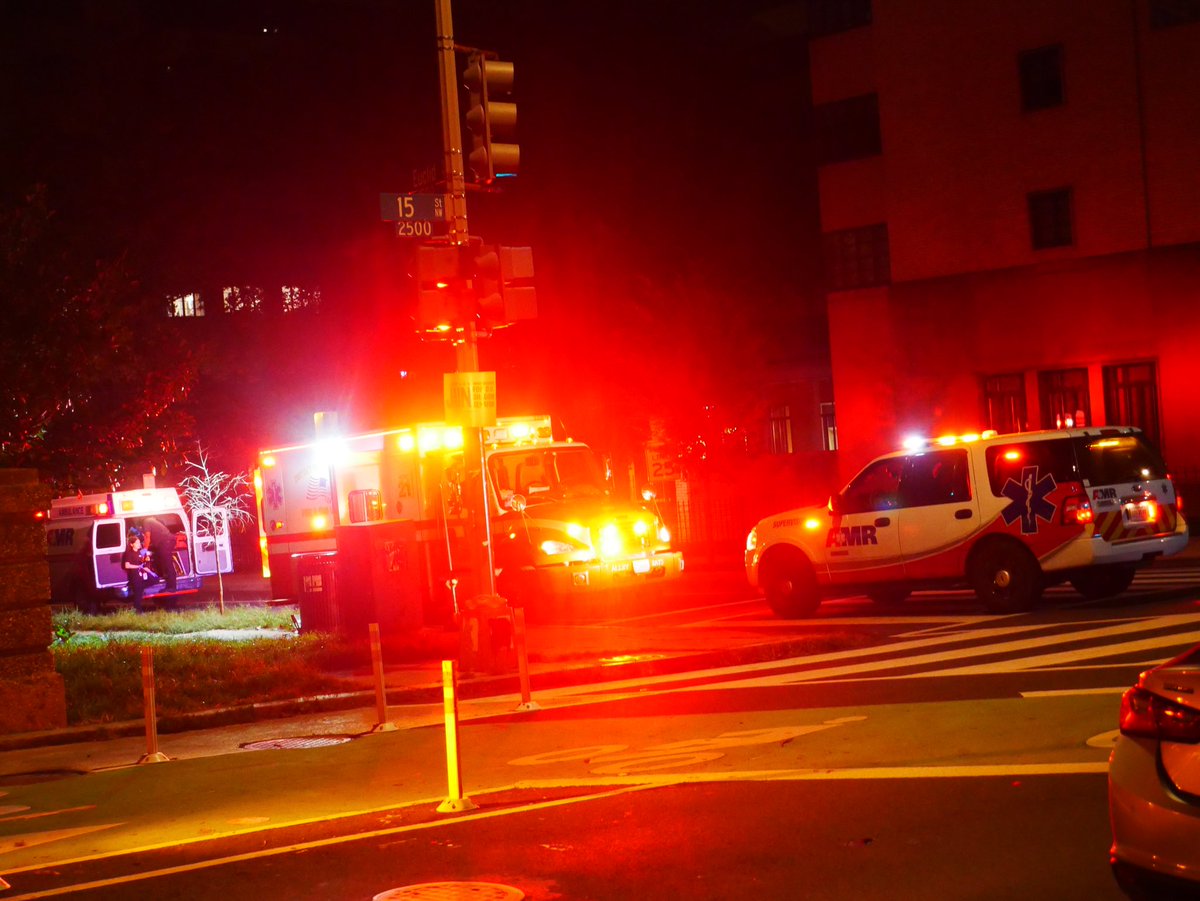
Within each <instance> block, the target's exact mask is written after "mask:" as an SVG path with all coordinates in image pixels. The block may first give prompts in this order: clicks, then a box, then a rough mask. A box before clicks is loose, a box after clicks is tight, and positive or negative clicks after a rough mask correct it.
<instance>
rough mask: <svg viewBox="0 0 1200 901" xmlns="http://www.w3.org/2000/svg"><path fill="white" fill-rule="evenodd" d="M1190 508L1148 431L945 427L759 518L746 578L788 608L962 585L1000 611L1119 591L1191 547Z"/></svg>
mask: <svg viewBox="0 0 1200 901" xmlns="http://www.w3.org/2000/svg"><path fill="white" fill-rule="evenodd" d="M1180 508H1181V500H1180V498H1179V496H1178V495H1177V494H1176V491H1175V485H1174V483H1173V482H1172V480H1171V476H1170V475H1169V474H1168V473H1167V470H1166V467H1165V465H1164V463H1163V460H1162V458H1161V457H1160V456H1159V454H1158V452H1157V451H1156V450H1155V449H1154V448H1153V447H1152V446H1151V445H1150V444H1149V443H1148V442H1147V441H1146V440H1145V438H1144V437H1143V436H1142V433H1141V432H1140V431H1139V430H1138V429H1133V428H1126V427H1098V428H1078V429H1062V430H1056V431H1046V432H1027V433H1020V434H1011V435H997V434H995V433H984V434H983V435H966V436H957V437H946V438H940V439H937V440H936V441H930V442H920V443H918V444H916V445H915V446H912V447H909V448H908V449H906V450H903V451H897V452H895V453H890V454H885V455H883V456H881V457H879V458H877V459H876V460H874V461H872V462H871V463H869V464H868V465H867V466H866V467H865V468H864V469H863V470H862V471H861V472H859V473H858V475H856V476H855V477H854V478H853V479H851V480H850V483H849V484H848V485H846V487H845V488H843V489H842V490H841V491H840V492H839V493H838V494H835V495H834V496H833V497H832V498H830V500H829V503H828V505H826V506H824V507H811V508H800V509H795V510H789V511H786V512H784V513H779V514H776V515H774V516H769V517H767V518H766V519H764V520H762V521H761V522H759V523H758V524H757V525H756V526H755V527H754V528H753V529H752V530H751V531H750V534H749V536H748V537H747V539H746V559H745V563H746V575H747V577H748V579H749V581H750V584H751V585H753V586H756V587H758V588H759V590H761V591H762V592H763V594H765V595H766V598H767V602H768V603H769V604H770V606H771V608H772V609H773V610H774V611H775V613H777V614H778V615H779V616H783V617H801V616H807V615H810V614H811V613H812V612H813V611H814V610H815V609H816V608H817V605H818V604H819V603H820V602H821V598H822V597H823V596H836V595H840V596H847V595H853V594H866V595H868V596H869V597H871V598H872V599H874V600H876V601H878V602H879V603H881V604H895V603H899V602H901V601H903V600H904V599H905V598H906V597H908V595H909V594H910V593H911V592H912V591H914V590H917V589H924V588H935V587H944V586H954V585H964V584H965V585H969V586H970V587H972V588H973V589H974V590H975V593H976V594H977V595H978V597H979V599H980V600H981V601H982V602H983V604H984V606H985V607H986V608H987V609H988V610H990V611H993V612H1001V613H1004V612H1013V611H1018V610H1026V609H1029V608H1030V607H1031V606H1033V605H1034V604H1035V603H1036V602H1037V601H1038V600H1039V599H1040V597H1041V593H1042V589H1043V588H1044V587H1045V586H1046V585H1047V584H1053V583H1056V582H1063V581H1069V582H1070V583H1071V585H1072V586H1074V587H1075V589H1076V590H1077V591H1079V592H1080V593H1081V594H1082V595H1084V596H1085V597H1088V598H1102V597H1110V596H1112V595H1116V594H1120V593H1121V592H1122V591H1124V590H1125V589H1126V588H1128V587H1129V583H1130V582H1131V581H1132V580H1133V576H1134V572H1135V570H1136V569H1137V567H1139V566H1143V565H1145V564H1147V563H1149V562H1150V561H1151V560H1153V559H1154V558H1156V557H1161V556H1169V555H1171V554H1175V553H1178V552H1179V551H1181V550H1183V548H1184V547H1185V546H1186V545H1187V541H1188V527H1187V523H1186V522H1185V521H1184V519H1183V516H1182V515H1180Z"/></svg>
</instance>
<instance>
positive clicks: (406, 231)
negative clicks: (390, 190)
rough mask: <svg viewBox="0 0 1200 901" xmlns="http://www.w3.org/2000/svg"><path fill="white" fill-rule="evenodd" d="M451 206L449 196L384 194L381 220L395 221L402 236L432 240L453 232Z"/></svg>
mask: <svg viewBox="0 0 1200 901" xmlns="http://www.w3.org/2000/svg"><path fill="white" fill-rule="evenodd" d="M449 206H450V204H449V197H447V196H446V195H445V194H380V195H379V218H380V219H382V220H383V221H384V222H395V223H396V235H397V236H398V237H401V238H431V237H433V236H434V235H444V234H446V232H447V231H449V228H450V223H449V220H448V219H447V217H446V211H447V209H448V208H449Z"/></svg>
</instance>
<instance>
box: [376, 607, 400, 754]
mask: <svg viewBox="0 0 1200 901" xmlns="http://www.w3.org/2000/svg"><path fill="white" fill-rule="evenodd" d="M370 630H371V666H372V668H373V669H374V670H375V725H374V726H373V727H372V728H371V731H372V732H395V731H396V724H395V723H389V722H388V721H387V691H386V689H385V688H384V685H383V647H382V644H381V642H380V640H379V623H371V625H370Z"/></svg>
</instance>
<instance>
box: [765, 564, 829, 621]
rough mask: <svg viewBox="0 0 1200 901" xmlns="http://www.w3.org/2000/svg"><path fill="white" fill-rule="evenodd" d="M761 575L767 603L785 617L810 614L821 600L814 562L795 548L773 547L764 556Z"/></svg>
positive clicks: (798, 616)
mask: <svg viewBox="0 0 1200 901" xmlns="http://www.w3.org/2000/svg"><path fill="white" fill-rule="evenodd" d="M758 578H759V584H760V585H762V587H763V593H764V594H765V595H766V596H767V604H768V605H770V607H771V609H772V610H773V611H774V612H775V615H776V616H780V617H782V618H783V619H800V618H802V617H805V616H811V615H812V612H813V611H814V610H816V609H817V605H819V604H820V603H821V596H820V594H819V593H818V592H817V576H816V573H814V572H813V568H812V564H811V563H810V562H809V561H808V558H807V557H806V556H804V554H803V553H802V552H800V551H798V550H796V549H795V548H790V547H779V548H775V549H773V550H772V551H771V552H770V553H769V554H767V555H766V557H764V558H763V561H762V563H761V564H760V566H759V571H758Z"/></svg>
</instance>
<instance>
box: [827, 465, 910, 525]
mask: <svg viewBox="0 0 1200 901" xmlns="http://www.w3.org/2000/svg"><path fill="white" fill-rule="evenodd" d="M905 459H906V458H904V457H888V458H887V459H886V460H876V461H875V462H874V463H872V464H871V465H870V466H868V467H867V468H866V469H864V470H863V471H862V472H860V473H859V474H858V475H856V476H855V477H854V479H853V480H852V481H851V482H850V484H849V485H847V486H846V487H845V488H843V489H842V497H841V503H840V506H839V509H838V512H839V513H868V512H870V511H873V510H894V509H895V508H896V507H898V506H899V505H900V474H901V473H902V472H903V471H904V463H905Z"/></svg>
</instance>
